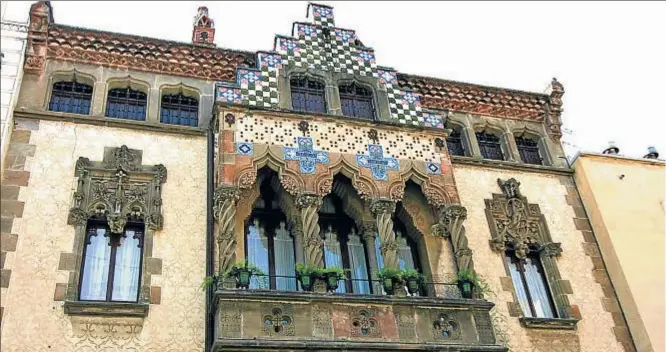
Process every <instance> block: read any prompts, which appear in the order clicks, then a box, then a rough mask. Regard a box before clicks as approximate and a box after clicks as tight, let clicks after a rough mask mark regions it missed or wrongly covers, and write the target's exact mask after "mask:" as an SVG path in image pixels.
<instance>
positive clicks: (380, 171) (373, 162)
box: [356, 144, 400, 181]
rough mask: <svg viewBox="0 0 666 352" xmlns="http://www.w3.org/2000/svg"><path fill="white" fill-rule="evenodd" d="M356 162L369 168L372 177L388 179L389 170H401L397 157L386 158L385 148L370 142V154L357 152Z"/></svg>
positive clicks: (381, 179)
mask: <svg viewBox="0 0 666 352" xmlns="http://www.w3.org/2000/svg"><path fill="white" fill-rule="evenodd" d="M356 163H358V166H359V167H364V168H369V169H370V171H371V172H372V178H374V179H375V180H380V181H387V180H388V174H387V171H398V170H400V163H399V162H398V159H396V158H385V157H384V149H383V148H382V146H381V145H379V144H368V155H365V154H356Z"/></svg>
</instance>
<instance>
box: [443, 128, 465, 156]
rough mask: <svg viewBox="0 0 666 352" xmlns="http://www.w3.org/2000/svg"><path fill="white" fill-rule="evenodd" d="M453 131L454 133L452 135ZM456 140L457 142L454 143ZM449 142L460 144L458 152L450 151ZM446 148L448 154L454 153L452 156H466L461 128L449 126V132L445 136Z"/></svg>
mask: <svg viewBox="0 0 666 352" xmlns="http://www.w3.org/2000/svg"><path fill="white" fill-rule="evenodd" d="M454 133H455V134H456V135H454ZM456 141H457V143H456ZM451 144H458V145H460V151H461V153H460V154H456V153H453V152H452V151H451V149H452V148H451ZM446 149H447V151H448V153H449V155H454V156H466V155H467V154H466V150H465V144H464V143H463V131H462V128H460V127H457V126H451V133H450V134H449V136H448V137H446Z"/></svg>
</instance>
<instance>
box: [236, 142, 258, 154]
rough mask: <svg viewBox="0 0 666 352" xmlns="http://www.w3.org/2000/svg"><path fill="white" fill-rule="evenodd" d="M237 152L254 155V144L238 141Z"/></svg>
mask: <svg viewBox="0 0 666 352" xmlns="http://www.w3.org/2000/svg"><path fill="white" fill-rule="evenodd" d="M236 154H238V155H252V154H254V146H253V145H252V143H246V142H238V143H236Z"/></svg>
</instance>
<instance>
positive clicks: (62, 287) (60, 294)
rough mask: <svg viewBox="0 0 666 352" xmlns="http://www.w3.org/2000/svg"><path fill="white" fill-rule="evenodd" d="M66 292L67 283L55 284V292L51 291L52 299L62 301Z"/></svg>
mask: <svg viewBox="0 0 666 352" xmlns="http://www.w3.org/2000/svg"><path fill="white" fill-rule="evenodd" d="M66 293H67V284H60V283H58V284H56V287H55V292H54V293H53V300H54V301H56V302H59V301H64V300H65V294H66Z"/></svg>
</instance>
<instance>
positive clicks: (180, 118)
mask: <svg viewBox="0 0 666 352" xmlns="http://www.w3.org/2000/svg"><path fill="white" fill-rule="evenodd" d="M198 117H199V101H198V100H197V99H195V98H192V97H188V96H185V95H183V93H179V94H173V95H166V94H165V95H163V96H162V106H161V113H160V122H162V123H168V124H172V125H182V126H194V127H196V126H197V124H198V122H199V121H198V120H199V119H198Z"/></svg>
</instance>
